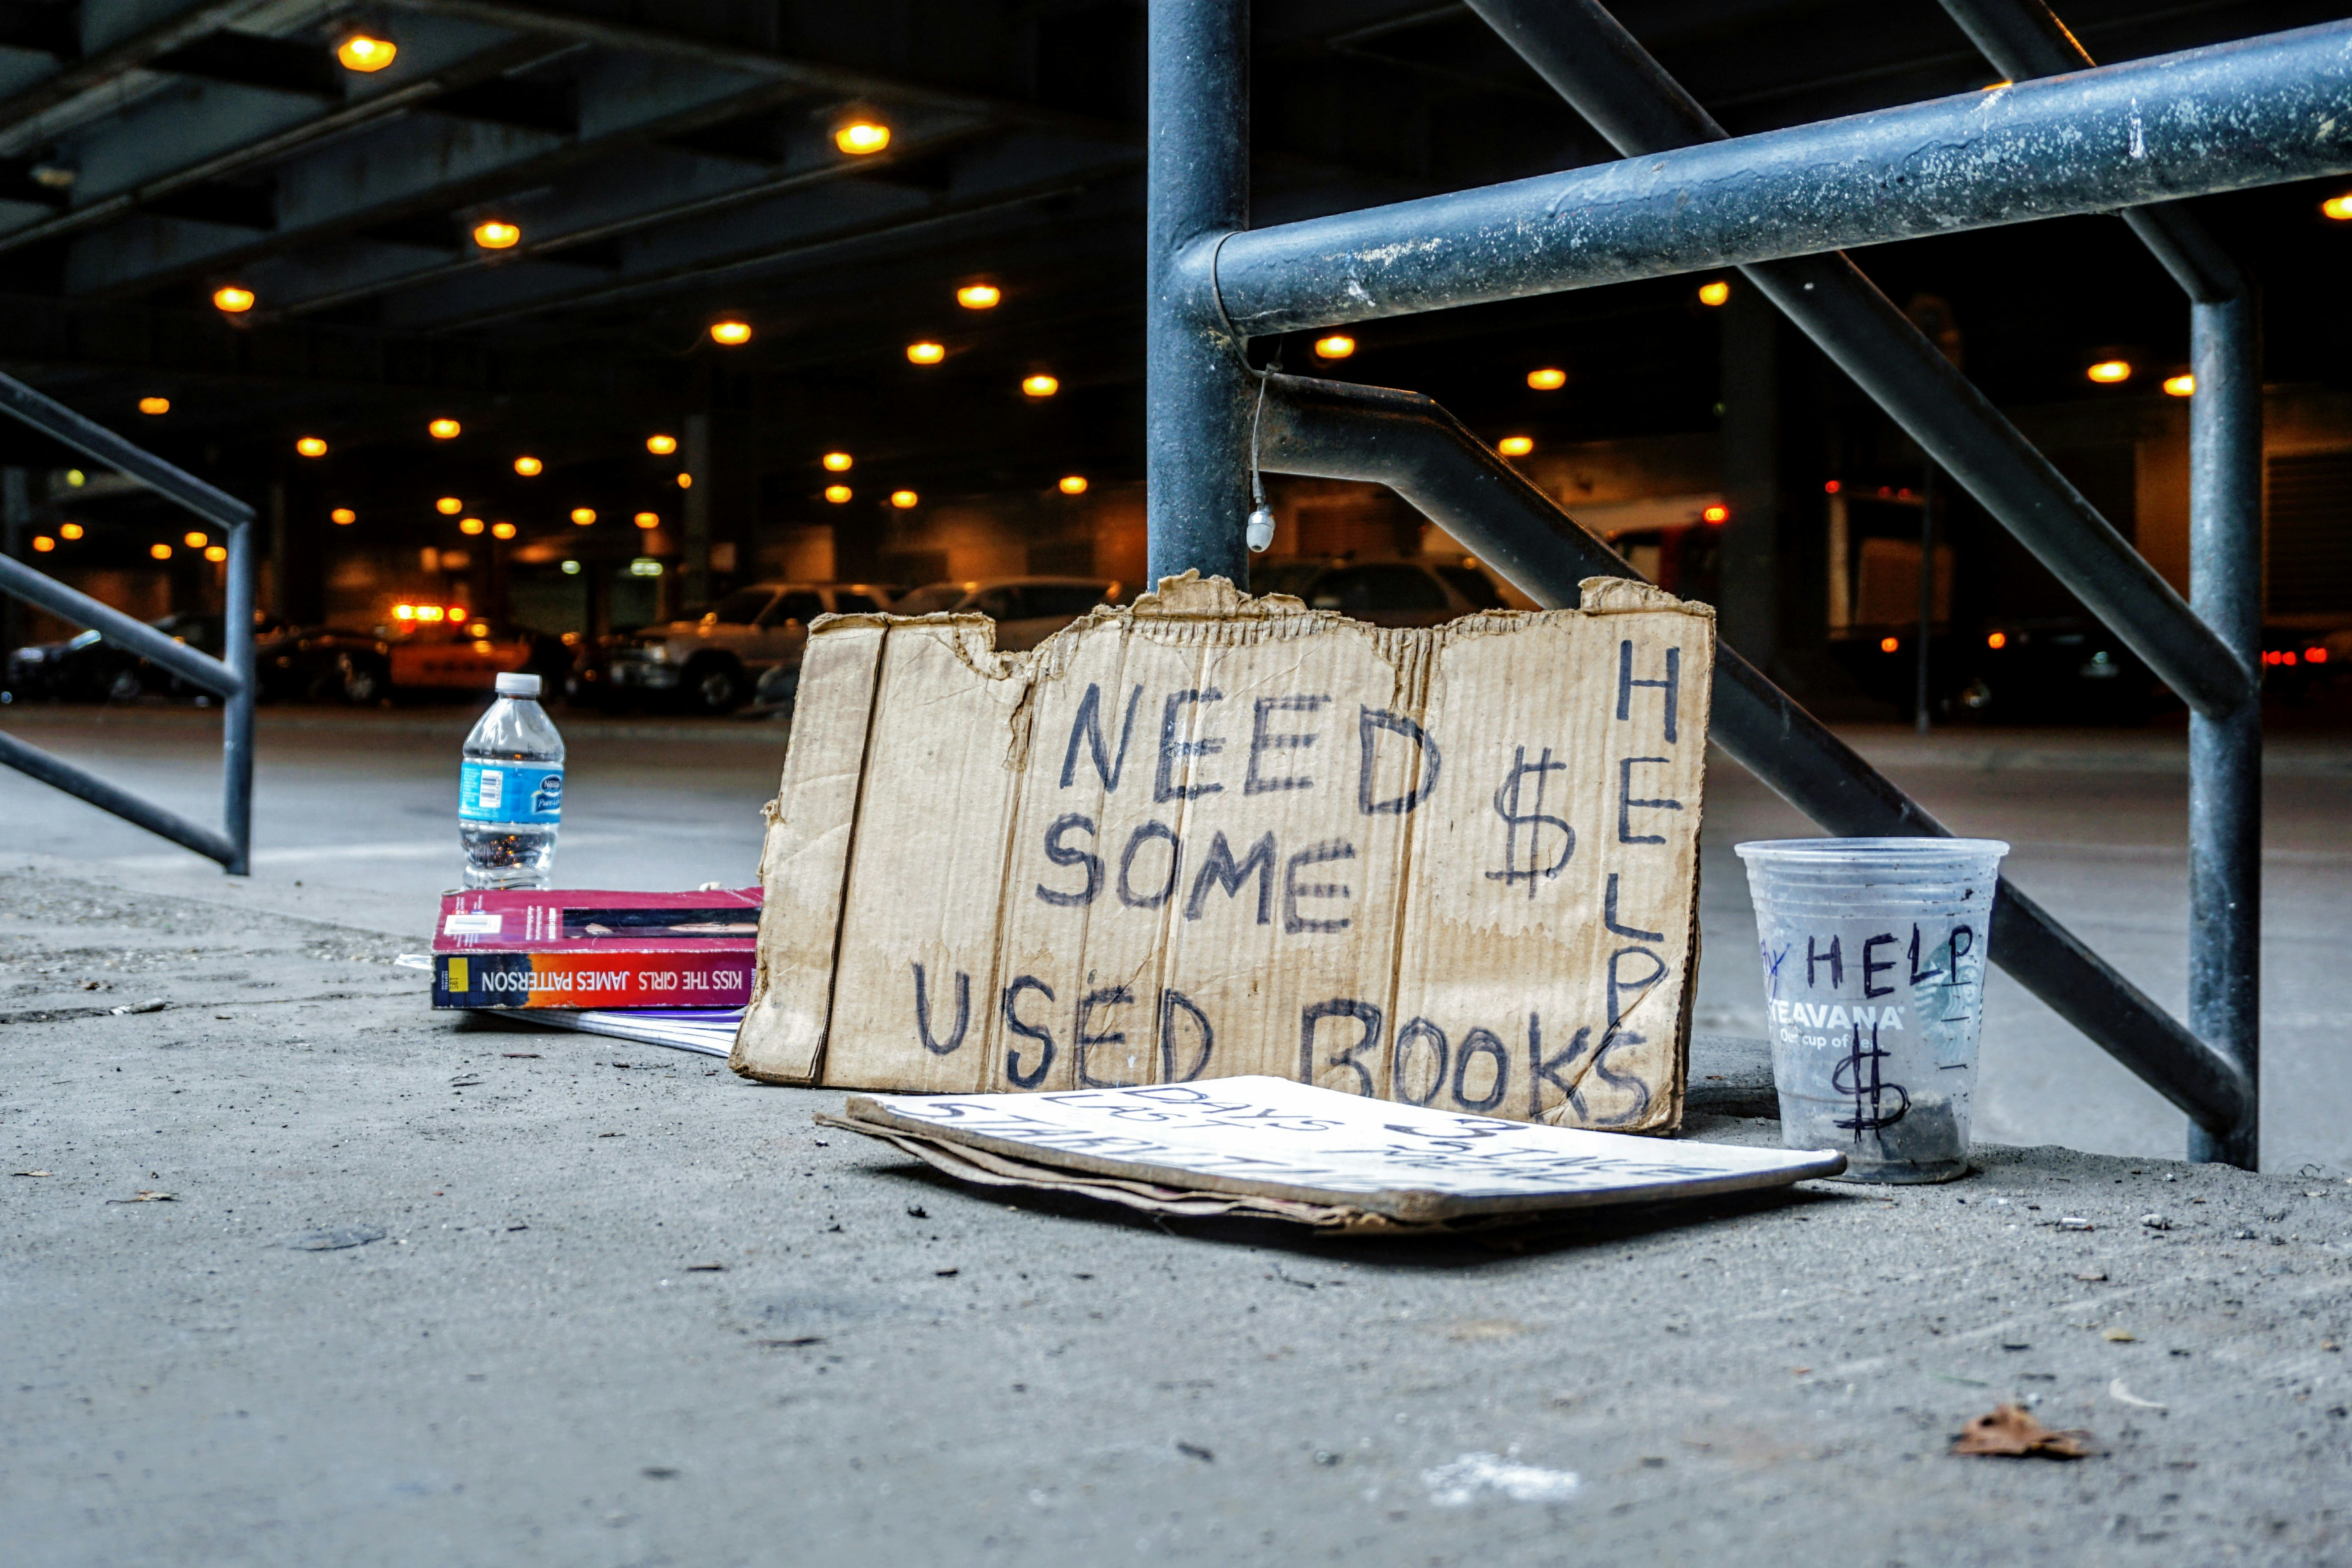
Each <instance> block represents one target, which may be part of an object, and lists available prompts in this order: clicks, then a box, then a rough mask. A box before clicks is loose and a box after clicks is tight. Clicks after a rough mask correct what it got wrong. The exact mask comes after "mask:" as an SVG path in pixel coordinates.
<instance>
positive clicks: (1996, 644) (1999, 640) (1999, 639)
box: [1985, 632, 2009, 651]
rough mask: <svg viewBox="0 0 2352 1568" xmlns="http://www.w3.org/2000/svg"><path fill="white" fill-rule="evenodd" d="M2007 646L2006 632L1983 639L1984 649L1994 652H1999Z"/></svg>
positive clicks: (2007, 635) (1996, 633)
mask: <svg viewBox="0 0 2352 1568" xmlns="http://www.w3.org/2000/svg"><path fill="white" fill-rule="evenodd" d="M2008 646H2009V634H2008V633H2007V632H1995V633H1993V634H1992V635H1991V636H1990V637H1987V638H1985V647H1989V648H1992V649H1994V650H1995V651H1999V650H2000V649H2001V648H2005V647H2008Z"/></svg>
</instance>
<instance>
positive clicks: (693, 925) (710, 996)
mask: <svg viewBox="0 0 2352 1568" xmlns="http://www.w3.org/2000/svg"><path fill="white" fill-rule="evenodd" d="M759 934H760V889H757V888H731V889H702V890H700V891H696V892H685V893H643V892H613V891H600V890H597V889H544V888H541V889H518V890H511V891H489V890H473V889H469V890H467V891H464V892H457V893H444V894H443V895H442V896H441V919H440V923H439V924H438V925H437V926H436V928H435V930H434V933H433V1005H435V1006H436V1007H740V1006H741V1005H743V1004H745V1003H746V1002H748V1001H750V1000H751V963H752V950H753V948H754V946H755V945H756V943H757V942H758V940H759Z"/></svg>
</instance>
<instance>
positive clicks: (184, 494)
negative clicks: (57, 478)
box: [0, 375, 254, 877]
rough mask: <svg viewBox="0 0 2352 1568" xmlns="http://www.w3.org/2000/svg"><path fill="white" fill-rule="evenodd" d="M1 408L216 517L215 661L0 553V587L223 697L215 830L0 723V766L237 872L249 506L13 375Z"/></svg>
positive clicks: (243, 773)
mask: <svg viewBox="0 0 2352 1568" xmlns="http://www.w3.org/2000/svg"><path fill="white" fill-rule="evenodd" d="M0 414H6V415H8V416H11V417H13V418H15V419H17V420H20V421H22V422H23V423H25V424H26V425H29V426H32V427H33V428H35V429H36V430H38V431H40V432H41V433H42V434H43V435H46V436H48V437H52V438H53V439H55V440H58V441H60V442H62V443H64V444H65V445H66V446H68V447H72V448H73V449H74V450H76V451H78V452H80V453H81V454H82V455H83V456H85V457H87V458H90V459H91V460H92V461H93V462H96V463H100V464H102V465H104V466H105V467H108V468H113V469H115V470H116V471H117V472H119V473H121V474H124V475H127V476H128V477H130V478H131V479H136V480H137V481H138V482H140V483H141V484H143V485H145V486H146V487H147V488H148V489H152V490H154V491H155V492H156V493H157V494H159V495H162V496H164V497H166V498H167V499H169V500H174V501H177V502H178V503H179V504H180V505H182V506H184V507H185V508H186V509H187V510H190V511H192V512H194V513H195V514H196V515H197V516H198V517H201V518H203V519H205V521H208V522H211V523H213V524H215V526H216V527H218V528H219V529H220V530H221V531H222V532H223V534H224V535H225V536H226V543H227V549H228V562H227V565H228V584H227V592H226V595H224V604H223V606H222V612H223V613H222V620H223V626H222V636H221V640H222V647H221V654H222V657H221V658H213V657H212V656H211V655H209V654H205V653H202V652H199V651H198V650H197V649H195V648H192V647H188V646H187V645H185V644H184V643H181V642H177V641H174V640H173V638H171V637H165V636H164V635H163V633H161V632H159V631H157V630H156V629H155V628H154V627H152V626H146V625H144V624H142V622H139V621H137V620H134V619H132V618H131V616H126V615H124V614H123V613H122V612H121V611H120V610H117V609H114V608H111V607H110V606H109V605H102V604H100V603H99V602H98V601H97V600H96V599H93V598H91V597H90V596H89V595H87V594H83V593H80V592H79V591H77V590H75V589H72V588H69V587H68V586H66V585H65V584H62V583H60V582H58V580H57V579H55V578H54V577H50V576H47V575H46V574H43V573H39V572H36V571H34V570H33V569H32V568H31V567H30V566H27V565H26V564H25V563H22V562H20V561H16V560H14V559H11V558H9V557H7V556H5V555H0V593H6V594H8V595H12V596H14V597H16V598H19V599H22V600H25V601H26V603H28V604H33V605H39V606H40V607H41V608H43V609H45V610H47V611H48V612H49V613H50V614H52V615H54V616H58V618H60V619H62V620H66V621H70V622H72V623H74V624H75V625H77V626H87V627H89V628H90V629H91V630H93V631H96V632H97V633H98V634H99V635H100V637H104V638H106V639H107V640H108V641H109V642H111V643H114V644H116V645H118V646H119V647H125V648H128V649H130V650H131V652H133V653H136V654H138V655H140V656H141V657H142V658H147V659H151V660H152V661H153V662H154V663H156V664H158V665H161V666H162V667H163V668H165V669H168V670H170V671H171V672H172V673H173V674H174V675H176V676H178V677H180V678H181V679H184V680H186V681H188V682H190V683H191V684H193V685H195V686H200V687H202V688H204V689H205V690H207V691H211V692H214V693H216V694H217V695H218V696H219V697H220V698H221V699H222V706H221V816H222V826H223V829H224V830H223V831H221V832H217V833H216V832H215V831H214V830H212V829H211V828H208V827H205V826H201V825H199V824H197V823H194V822H190V821H189V820H188V819H187V818H185V817H184V816H180V815H179V814H178V813H176V812H173V811H167V810H165V809H164V808H163V807H162V806H160V805H155V804H153V803H152V801H148V800H145V799H142V797H140V796H139V795H133V794H132V793H131V792H130V791H129V790H126V789H124V788H123V787H122V786H121V785H120V784H114V783H112V782H110V780H108V779H105V778H103V777H101V776H100V775H99V774H97V773H91V772H90V771H89V769H87V768H84V767H81V766H80V765H79V764H78V763H69V762H68V761H66V760H65V759H64V758H63V757H60V756H57V755H55V754H54V753H52V752H45V751H43V750H42V749H41V748H40V747H38V746H36V745H33V744H32V743H30V742H26V741H23V740H20V739H18V738H17V737H16V736H14V735H11V734H7V733H5V732H4V731H0V765H5V766H7V767H12V768H15V769H16V771H17V772H19V773H25V774H27V775H29V776H31V777H33V778H37V779H38V780H40V781H41V782H42V783H43V784H50V785H53V786H55V787H56V788H58V789H61V790H64V791H65V792H66V793H67V794H68V795H77V796H79V797H80V798H81V799H83V800H86V801H88V802H89V803H90V804H91V805H95V806H97V807H99V808H100V810H102V811H109V812H111V813H113V814H114V815H115V816H120V817H121V818H123V819H124V820H125V821H127V822H131V823H135V824H137V825H138V826H141V827H143V828H145V829H147V830H148V831H149V832H150V833H153V834H157V835H160V836H161V837H165V838H168V839H170V840H172V842H173V843H174V844H178V845H181V846H183V847H185V848H189V849H193V850H194V851H195V852H196V853H197V854H199V855H202V856H204V857H205V858H207V859H211V860H216V861H218V862H219V863H220V865H221V867H222V868H223V869H225V870H226V871H227V872H228V873H229V874H230V875H232V876H237V877H242V876H244V875H246V873H247V868H248V865H249V862H250V858H251V852H252V846H253V700H254V672H253V577H254V570H253V568H254V563H253V515H254V514H253V509H252V508H251V507H249V506H247V504H246V503H245V502H243V501H241V500H237V499H236V497H235V496H232V495H230V494H228V493H227V492H226V491H224V490H221V489H216V488H215V487H214V486H212V485H209V484H206V483H205V481H204V480H202V479H198V478H196V477H195V476H194V474H191V473H189V472H187V471H186V470H185V469H184V468H176V467H174V466H173V465H172V464H170V463H167V462H165V461H164V460H163V458H158V457H156V456H155V455H154V454H153V453H152V452H150V451H148V450H146V449H145V448H144V447H138V446H135V445H133V444H132V443H131V442H130V441H127V440H125V439H123V438H122V437H121V436H118V435H116V434H115V433H114V432H113V431H111V430H110V429H108V428H107V427H106V426H103V425H100V424H97V423H95V422H94V421H92V420H89V419H85V418H83V417H82V416H80V415H79V414H77V413H75V412H74V411H73V410H72V409H70V408H68V407H67V406H66V405H63V404H61V403H59V402H58V401H57V400H56V399H55V398H52V397H49V396H47V395H44V394H42V393H39V392H36V391H35V390H33V388H31V387H29V386H26V384H24V383H23V382H21V381H17V380H16V379H15V378H14V377H12V376H7V375H0Z"/></svg>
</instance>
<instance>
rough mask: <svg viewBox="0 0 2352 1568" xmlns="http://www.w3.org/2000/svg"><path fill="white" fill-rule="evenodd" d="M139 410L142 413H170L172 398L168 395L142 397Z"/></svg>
mask: <svg viewBox="0 0 2352 1568" xmlns="http://www.w3.org/2000/svg"><path fill="white" fill-rule="evenodd" d="M139 412H140V413H142V414H169V413H170V412H172V400H171V399H170V398H168V397H142V398H141V399H140V400H139Z"/></svg>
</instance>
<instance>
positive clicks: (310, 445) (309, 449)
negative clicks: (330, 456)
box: [294, 436, 327, 458]
mask: <svg viewBox="0 0 2352 1568" xmlns="http://www.w3.org/2000/svg"><path fill="white" fill-rule="evenodd" d="M294 449H295V450H296V451H298V452H299V453H301V454H302V455H303V456H304V457H306V458H323V457H325V456H326V455H327V444H326V442H324V441H322V440H320V438H319V437H316V436H305V437H302V438H301V439H300V440H299V441H297V442H295V443H294Z"/></svg>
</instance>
